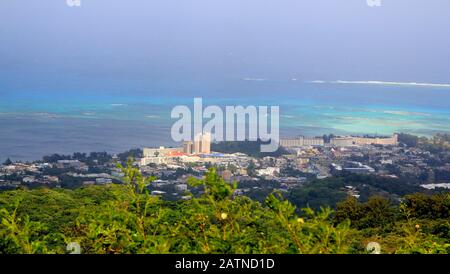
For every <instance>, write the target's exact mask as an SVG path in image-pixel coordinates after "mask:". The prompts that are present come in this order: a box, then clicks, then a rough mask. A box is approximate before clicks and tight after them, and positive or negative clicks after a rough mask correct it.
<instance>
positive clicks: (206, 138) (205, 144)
mask: <svg viewBox="0 0 450 274" xmlns="http://www.w3.org/2000/svg"><path fill="white" fill-rule="evenodd" d="M200 152H201V153H204V154H210V153H211V134H210V133H205V134H203V135H202V142H201V150H200Z"/></svg>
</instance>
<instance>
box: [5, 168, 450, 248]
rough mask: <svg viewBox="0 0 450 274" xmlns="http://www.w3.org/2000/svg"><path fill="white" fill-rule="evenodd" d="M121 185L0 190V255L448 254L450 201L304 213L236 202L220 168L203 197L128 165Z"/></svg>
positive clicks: (206, 182)
mask: <svg viewBox="0 0 450 274" xmlns="http://www.w3.org/2000/svg"><path fill="white" fill-rule="evenodd" d="M121 168H122V170H123V172H124V174H125V179H124V184H117V185H115V184H112V185H107V186H89V187H84V188H79V189H74V190H67V189H46V188H42V189H33V190H26V189H19V190H13V191H4V192H2V193H0V209H1V211H0V218H1V224H0V253H67V252H68V251H67V250H66V246H67V244H68V243H72V242H76V243H79V244H80V245H81V252H82V253H96V254H98V253H100V254H105V253H132V254H134V253H227V254H228V253H258V254H259V253H263V254H265V253H277V254H278V253H281V254H284V253H303V254H306V253H366V252H367V251H366V245H367V243H369V242H378V243H379V244H380V245H381V252H382V253H449V252H450V222H449V212H450V195H448V194H440V195H434V196H426V195H423V194H416V195H409V196H406V197H404V200H403V202H402V203H401V204H400V205H399V206H397V205H392V204H390V203H389V201H388V200H385V199H383V198H381V197H371V198H370V199H369V200H368V202H366V203H359V202H358V201H357V200H356V199H354V198H348V199H346V200H343V201H342V202H340V203H338V205H337V207H336V208H335V209H333V210H332V209H330V208H322V209H321V210H319V211H313V210H312V209H309V208H303V209H298V208H296V207H295V206H294V205H292V204H291V203H290V202H288V201H287V200H284V199H283V198H282V196H281V195H279V194H277V193H274V194H271V195H270V196H268V197H267V199H266V201H265V202H264V203H260V202H257V201H254V200H251V199H250V198H247V197H242V196H236V197H235V196H233V190H234V188H235V186H233V185H232V184H229V183H227V182H225V181H224V180H223V179H222V178H221V177H220V176H219V175H218V174H217V173H216V172H215V170H214V169H211V170H210V171H209V172H208V173H207V174H206V176H205V177H204V178H203V179H201V180H198V179H191V180H190V184H191V186H193V187H199V188H202V189H203V194H202V195H201V196H199V197H192V199H190V200H185V201H176V202H168V201H164V200H162V199H160V198H158V197H154V196H150V195H149V193H148V192H147V190H146V189H147V187H146V186H147V184H148V183H150V184H151V181H152V180H154V179H155V178H144V177H143V176H142V175H141V174H140V173H139V171H138V170H137V169H135V168H133V167H132V166H131V165H129V166H127V167H121Z"/></svg>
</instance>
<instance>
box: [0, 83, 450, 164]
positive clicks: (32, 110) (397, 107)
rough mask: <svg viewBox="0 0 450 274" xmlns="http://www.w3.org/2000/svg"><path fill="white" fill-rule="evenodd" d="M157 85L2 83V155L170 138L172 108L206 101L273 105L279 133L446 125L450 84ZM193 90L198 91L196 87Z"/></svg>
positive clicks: (25, 156) (34, 155)
mask: <svg viewBox="0 0 450 274" xmlns="http://www.w3.org/2000/svg"><path fill="white" fill-rule="evenodd" d="M173 87H174V86H170V85H169V86H161V87H160V91H158V92H155V91H152V92H145V91H134V92H133V91H115V92H107V91H101V92H98V91H97V92H92V91H90V92H89V91H81V92H73V91H72V92H57V91H14V92H12V91H2V92H1V93H0V95H1V99H2V100H1V101H0V127H1V128H2V131H1V133H0V159H5V158H7V157H11V158H13V159H18V160H32V159H38V158H40V157H41V156H43V155H45V154H49V153H71V152H75V151H86V152H88V151H94V150H95V151H103V150H106V151H108V152H120V151H123V150H126V149H129V148H132V147H141V146H147V145H173V144H174V143H173V142H172V141H171V139H170V126H171V125H172V123H173V122H174V121H175V120H172V119H171V118H170V111H171V109H172V108H173V107H174V106H175V105H180V104H182V105H187V106H189V107H191V108H192V105H193V98H194V96H198V97H202V98H203V101H204V102H203V103H204V105H205V106H206V105H212V104H217V105H220V106H224V105H244V106H246V105H256V106H258V105H269V106H270V105H278V106H280V115H281V117H280V127H281V133H282V136H283V135H284V136H287V135H298V134H303V135H308V136H314V135H322V134H325V133H337V134H379V135H387V134H392V133H394V132H408V133H413V134H418V135H425V136H431V135H433V134H435V133H436V132H450V89H448V88H436V87H433V88H432V87H392V86H370V85H344V84H307V83H298V82H295V83H294V82H293V81H235V82H232V83H226V85H224V84H223V83H217V84H216V85H211V84H209V85H207V86H206V87H204V88H201V85H200V84H198V83H193V84H192V85H183V87H177V88H173ZM194 90H195V92H194Z"/></svg>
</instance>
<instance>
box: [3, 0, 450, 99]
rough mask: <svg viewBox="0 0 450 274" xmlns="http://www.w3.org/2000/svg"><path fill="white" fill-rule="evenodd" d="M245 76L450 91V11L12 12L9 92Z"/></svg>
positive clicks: (106, 5) (304, 4)
mask: <svg viewBox="0 0 450 274" xmlns="http://www.w3.org/2000/svg"><path fill="white" fill-rule="evenodd" d="M245 77H251V78H268V79H291V78H298V79H299V80H317V79H321V80H338V79H341V80H380V81H399V82H413V81H414V82H428V83H450V1H448V0H382V6H381V7H369V6H368V5H367V3H366V0H176V1H175V0H157V1H156V0H81V7H72V8H71V7H68V5H67V4H66V0H35V1H30V0H1V2H0V91H5V90H7V89H16V90H24V91H27V90H33V89H48V90H52V89H60V90H61V89H77V88H80V89H91V90H95V89H108V88H109V87H112V86H114V85H116V84H117V85H119V86H127V85H128V86H129V87H131V88H133V87H136V88H138V87H139V88H145V87H146V85H147V84H148V83H155V82H158V83H164V82H173V81H177V80H186V79H189V80H190V81H199V83H201V81H208V80H214V81H224V82H226V81H233V80H236V79H242V78H245Z"/></svg>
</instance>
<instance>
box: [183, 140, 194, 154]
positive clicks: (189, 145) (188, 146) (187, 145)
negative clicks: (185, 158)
mask: <svg viewBox="0 0 450 274" xmlns="http://www.w3.org/2000/svg"><path fill="white" fill-rule="evenodd" d="M193 147H194V143H193V142H192V141H185V142H184V143H183V152H184V153H186V154H192V151H193Z"/></svg>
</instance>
